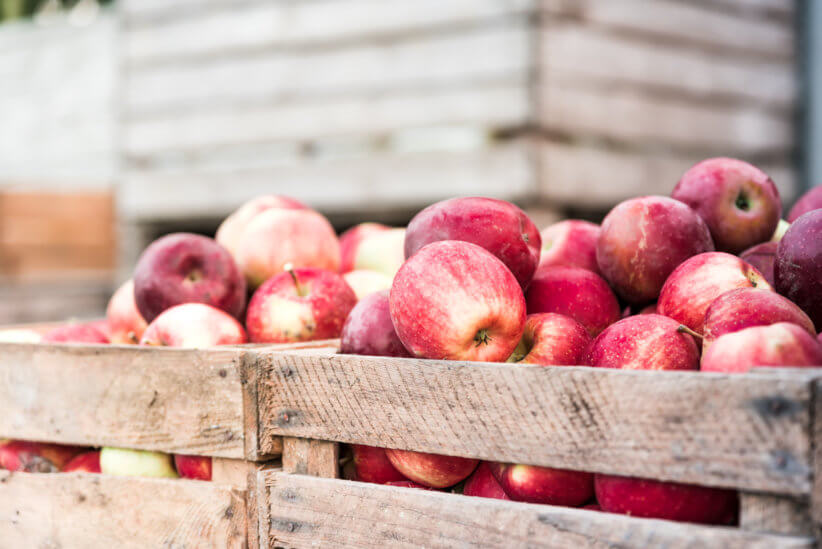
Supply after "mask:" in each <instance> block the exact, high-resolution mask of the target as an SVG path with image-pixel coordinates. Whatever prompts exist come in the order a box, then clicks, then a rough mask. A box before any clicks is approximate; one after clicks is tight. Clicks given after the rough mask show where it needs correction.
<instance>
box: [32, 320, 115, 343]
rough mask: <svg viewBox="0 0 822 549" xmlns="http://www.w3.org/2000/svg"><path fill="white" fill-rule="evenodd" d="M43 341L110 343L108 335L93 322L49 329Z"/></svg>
mask: <svg viewBox="0 0 822 549" xmlns="http://www.w3.org/2000/svg"><path fill="white" fill-rule="evenodd" d="M41 342H42V343H92V344H105V343H108V342H109V340H108V337H106V334H104V333H103V332H102V331H100V329H99V328H97V326H95V325H94V324H93V323H91V322H86V323H84V324H67V325H65V326H58V327H57V328H54V329H52V330H49V331H48V332H46V333H45V334H43V337H42V339H41Z"/></svg>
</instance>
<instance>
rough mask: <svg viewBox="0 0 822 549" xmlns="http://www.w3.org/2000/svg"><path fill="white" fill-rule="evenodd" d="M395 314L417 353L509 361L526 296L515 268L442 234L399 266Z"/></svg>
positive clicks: (518, 334)
mask: <svg viewBox="0 0 822 549" xmlns="http://www.w3.org/2000/svg"><path fill="white" fill-rule="evenodd" d="M389 305H390V310H391V320H392V322H393V323H394V327H395V328H396V330H397V335H398V336H399V338H400V341H402V343H403V346H404V347H405V348H406V349H408V351H410V352H411V354H413V355H414V356H418V357H423V358H435V359H445V360H478V361H487V362H502V361H505V360H506V359H507V358H508V357H509V356H511V353H512V352H513V351H514V348H515V347H516V346H517V344H518V343H519V340H520V339H521V338H522V332H523V330H524V329H525V298H524V297H523V295H522V289H521V288H520V286H519V283H518V282H517V279H516V278H514V275H513V274H511V271H509V270H508V268H507V267H506V266H505V265H504V264H503V263H502V262H501V261H500V260H499V259H497V258H496V257H494V256H493V255H491V254H490V253H489V252H488V251H486V250H485V249H484V248H481V247H479V246H477V245H476V244H471V243H469V242H460V241H455V240H444V241H439V242H434V243H432V244H429V245H427V246H425V247H424V248H422V249H421V250H419V251H418V252H417V253H415V254H414V255H413V256H412V257H411V258H410V259H409V260H408V261H406V262H405V264H404V265H403V266H402V267H401V268H400V270H399V272H398V273H397V276H396V277H394V283H393V285H392V286H391V293H390V297H389Z"/></svg>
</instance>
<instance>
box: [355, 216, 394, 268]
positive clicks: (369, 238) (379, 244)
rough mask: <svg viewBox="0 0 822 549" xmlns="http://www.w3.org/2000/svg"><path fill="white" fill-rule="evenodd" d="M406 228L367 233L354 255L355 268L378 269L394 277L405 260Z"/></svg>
mask: <svg viewBox="0 0 822 549" xmlns="http://www.w3.org/2000/svg"><path fill="white" fill-rule="evenodd" d="M404 243H405V229H392V228H389V229H387V230H384V231H376V232H373V233H371V234H367V235H365V237H364V238H363V239H362V241H361V242H360V245H359V246H358V247H357V252H356V255H355V256H354V269H360V270H361V269H365V270H369V271H376V272H378V273H382V274H384V275H385V276H389V277H392V278H393V277H394V275H395V274H397V269H399V268H400V266H401V265H402V264H403V262H404V261H405V252H404V251H403V250H404V248H403V247H404Z"/></svg>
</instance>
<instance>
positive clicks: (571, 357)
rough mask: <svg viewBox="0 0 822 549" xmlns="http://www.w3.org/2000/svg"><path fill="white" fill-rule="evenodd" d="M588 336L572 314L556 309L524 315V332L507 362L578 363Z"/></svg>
mask: <svg viewBox="0 0 822 549" xmlns="http://www.w3.org/2000/svg"><path fill="white" fill-rule="evenodd" d="M591 341H592V338H591V336H590V335H589V334H588V330H586V329H585V327H584V326H583V325H582V324H580V323H579V322H577V321H576V320H574V319H573V318H571V317H569V316H565V315H560V314H556V313H536V314H532V315H528V318H527V319H526V321H525V332H523V334H522V339H521V340H520V342H519V345H517V348H516V349H514V352H513V354H512V355H511V356H510V357H509V358H508V362H519V363H521V364H543V365H546V366H548V365H553V366H573V365H577V364H582V359H583V358H584V356H585V350H586V349H587V348H588V345H589V344H590V343H591Z"/></svg>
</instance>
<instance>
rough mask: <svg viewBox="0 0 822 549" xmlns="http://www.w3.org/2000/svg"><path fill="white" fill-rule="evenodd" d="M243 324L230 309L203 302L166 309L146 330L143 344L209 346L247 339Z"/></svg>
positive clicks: (234, 343)
mask: <svg viewBox="0 0 822 549" xmlns="http://www.w3.org/2000/svg"><path fill="white" fill-rule="evenodd" d="M247 341H248V338H247V337H246V333H245V330H244V329H243V326H242V325H241V324H240V323H239V322H237V319H235V318H234V317H233V316H231V315H229V314H228V313H226V312H224V311H221V310H220V309H215V308H214V307H211V306H210V305H204V304H202V303H184V304H182V305H177V306H175V307H172V308H170V309H167V310H165V311H163V312H162V313H161V314H160V316H158V317H157V318H155V319H154V321H153V322H152V323H151V324H149V325H148V328H146V331H145V332H143V338H142V339H141V340H140V345H153V346H158V347H188V348H194V349H205V348H208V347H214V346H216V345H239V344H241V343H246V342H247Z"/></svg>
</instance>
